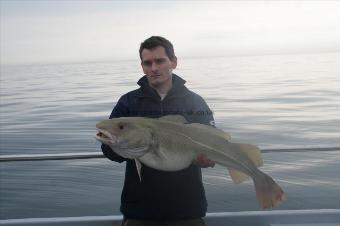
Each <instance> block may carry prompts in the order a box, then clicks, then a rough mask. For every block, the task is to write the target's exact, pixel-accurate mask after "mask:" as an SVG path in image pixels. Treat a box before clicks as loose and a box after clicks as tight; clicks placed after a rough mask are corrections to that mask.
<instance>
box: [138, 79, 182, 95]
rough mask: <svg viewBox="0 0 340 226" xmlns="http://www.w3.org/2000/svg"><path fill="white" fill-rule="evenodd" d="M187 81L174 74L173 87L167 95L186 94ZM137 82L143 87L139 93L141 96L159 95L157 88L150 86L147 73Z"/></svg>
mask: <svg viewBox="0 0 340 226" xmlns="http://www.w3.org/2000/svg"><path fill="white" fill-rule="evenodd" d="M185 82H186V81H185V80H184V79H182V78H181V77H179V76H178V75H176V74H172V88H171V89H170V91H169V93H168V95H167V96H169V97H170V96H171V97H173V96H176V97H177V96H183V95H185V93H186V92H183V91H185V90H187V88H186V87H185V86H184V84H185ZM137 84H138V85H139V86H140V87H141V92H140V93H139V95H138V96H139V97H158V94H157V92H156V90H154V89H153V88H151V87H150V86H149V83H148V79H147V77H146V75H144V76H143V77H142V78H140V79H139V81H138V82H137Z"/></svg>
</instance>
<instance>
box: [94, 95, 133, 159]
mask: <svg viewBox="0 0 340 226" xmlns="http://www.w3.org/2000/svg"><path fill="white" fill-rule="evenodd" d="M125 116H129V110H128V99H127V96H126V95H124V96H122V97H121V98H120V99H119V100H118V102H117V104H116V106H115V107H114V108H113V110H112V112H111V115H110V119H111V118H118V117H125ZM101 149H102V152H103V154H104V156H105V157H106V158H108V159H110V160H112V161H115V162H123V161H126V160H127V159H126V158H123V157H121V156H119V155H118V154H116V153H115V152H114V151H112V149H111V148H110V146H108V145H106V144H102V146H101Z"/></svg>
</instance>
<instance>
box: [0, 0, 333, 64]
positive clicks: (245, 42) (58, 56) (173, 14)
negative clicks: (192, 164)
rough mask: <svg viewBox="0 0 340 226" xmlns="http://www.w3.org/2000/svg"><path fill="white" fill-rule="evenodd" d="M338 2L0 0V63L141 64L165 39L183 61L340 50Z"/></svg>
mask: <svg viewBox="0 0 340 226" xmlns="http://www.w3.org/2000/svg"><path fill="white" fill-rule="evenodd" d="M339 27H340V2H339V1H297V2H294V1H239V2H236V1H217V2H213V1H209V2H208V1H171V2H170V1H79V0H78V1H52V0H49V1H30V0H26V1H9V0H1V33H0V35H1V37H0V38H1V39H0V44H1V46H0V47H1V49H0V51H1V64H20V63H47V62H79V61H100V60H108V61H109V60H125V59H138V47H139V44H140V42H141V41H143V40H144V39H145V38H147V37H149V36H151V35H162V36H165V37H166V38H168V39H170V40H171V41H172V42H173V44H174V45H175V50H176V53H177V55H178V56H179V57H202V56H229V55H243V54H280V53H300V52H319V51H322V52H328V51H332V52H334V51H340V29H339Z"/></svg>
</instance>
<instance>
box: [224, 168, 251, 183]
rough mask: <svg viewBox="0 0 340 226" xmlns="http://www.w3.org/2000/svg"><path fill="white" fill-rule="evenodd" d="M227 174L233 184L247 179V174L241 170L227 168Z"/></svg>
mask: <svg viewBox="0 0 340 226" xmlns="http://www.w3.org/2000/svg"><path fill="white" fill-rule="evenodd" d="M228 171H229V175H230V177H231V179H232V180H233V182H234V183H235V184H239V183H242V182H243V181H246V180H249V178H250V177H249V176H248V175H247V174H245V173H242V172H241V171H238V170H234V169H232V168H228Z"/></svg>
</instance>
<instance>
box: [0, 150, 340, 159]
mask: <svg viewBox="0 0 340 226" xmlns="http://www.w3.org/2000/svg"><path fill="white" fill-rule="evenodd" d="M320 151H340V147H323V148H282V149H261V152H262V153H264V154H266V153H280V152H320ZM93 158H104V155H103V153H102V152H80V153H57V154H27V155H26V154H15V155H0V162H12V161H42V160H71V159H93Z"/></svg>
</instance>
